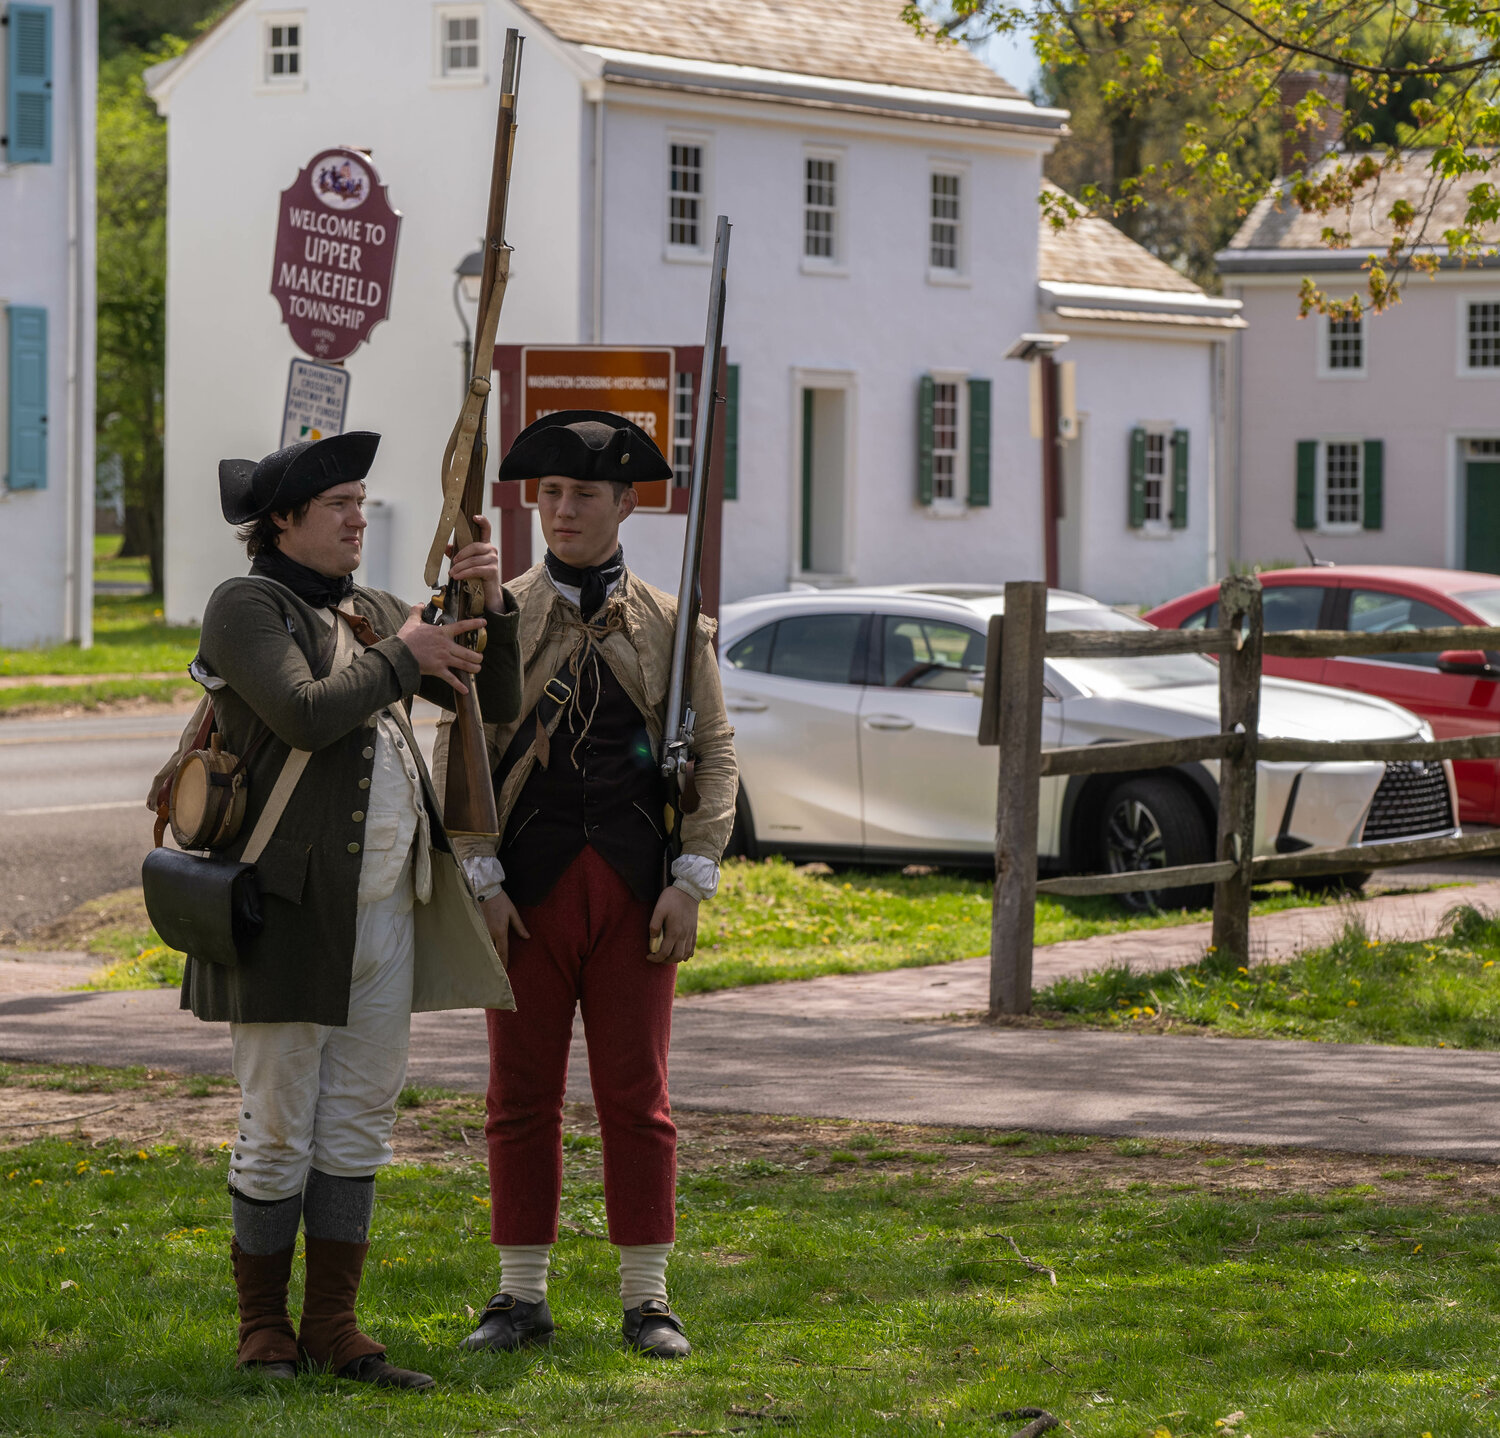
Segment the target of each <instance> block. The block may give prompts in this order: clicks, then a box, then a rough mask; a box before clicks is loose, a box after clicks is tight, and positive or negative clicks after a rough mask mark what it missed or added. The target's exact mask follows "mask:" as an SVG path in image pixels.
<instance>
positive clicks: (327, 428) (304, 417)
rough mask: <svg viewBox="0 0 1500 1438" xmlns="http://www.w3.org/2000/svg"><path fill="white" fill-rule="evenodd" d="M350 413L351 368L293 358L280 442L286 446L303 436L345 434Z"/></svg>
mask: <svg viewBox="0 0 1500 1438" xmlns="http://www.w3.org/2000/svg"><path fill="white" fill-rule="evenodd" d="M348 412H349V371H348V370H346V369H344V368H343V366H342V365H331V364H317V363H315V362H314V361H312V360H305V359H294V360H293V361H292V368H291V372H290V373H289V374H288V375H287V381H286V406H285V408H284V409H283V410H282V416H281V444H282V448H285V447H286V446H287V445H289V444H296V443H297V442H298V441H299V440H304V439H314V440H316V439H327V438H328V436H329V435H331V434H343V432H344V416H345V415H346V414H347V413H348Z"/></svg>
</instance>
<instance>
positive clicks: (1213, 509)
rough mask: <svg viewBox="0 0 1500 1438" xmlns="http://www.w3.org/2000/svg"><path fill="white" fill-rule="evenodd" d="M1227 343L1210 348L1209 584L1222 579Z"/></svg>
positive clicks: (1215, 343)
mask: <svg viewBox="0 0 1500 1438" xmlns="http://www.w3.org/2000/svg"><path fill="white" fill-rule="evenodd" d="M1224 348H1225V347H1224V343H1223V341H1221V340H1215V341H1213V342H1212V343H1211V344H1210V345H1209V347H1208V352H1209V370H1208V385H1209V409H1210V415H1211V419H1210V430H1209V434H1210V439H1209V446H1208V563H1207V566H1206V567H1207V571H1208V572H1207V575H1206V578H1207V580H1208V582H1209V583H1210V584H1217V583H1218V581H1219V473H1220V471H1221V469H1222V468H1223V463H1222V456H1223V452H1224Z"/></svg>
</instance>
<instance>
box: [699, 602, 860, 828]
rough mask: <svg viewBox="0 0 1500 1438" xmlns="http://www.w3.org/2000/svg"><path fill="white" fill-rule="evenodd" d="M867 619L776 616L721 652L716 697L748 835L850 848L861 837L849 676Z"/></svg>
mask: <svg viewBox="0 0 1500 1438" xmlns="http://www.w3.org/2000/svg"><path fill="white" fill-rule="evenodd" d="M866 618H867V616H865V615H863V614H810V615H799V616H795V617H791V618H787V619H781V620H778V621H776V622H774V623H772V624H768V625H766V626H765V627H764V628H762V629H757V630H755V631H754V632H752V633H751V634H749V635H748V636H746V637H745V638H744V639H741V640H739V641H738V642H737V643H736V644H734V645H732V646H731V647H730V649H729V652H728V653H727V654H726V655H725V656H724V658H725V664H724V669H723V681H724V703H725V706H726V707H727V709H728V710H729V721H730V723H732V724H733V725H734V748H735V753H736V755H737V756H738V757H739V763H740V784H741V787H742V788H743V791H744V794H745V799H746V801H747V803H748V805H749V808H750V815H751V818H752V820H753V821H754V825H755V837H756V840H757V842H759V843H760V844H763V845H770V846H772V847H776V846H778V845H787V846H788V847H793V848H800V847H803V846H813V845H817V846H832V847H834V848H846V849H856V848H858V847H859V846H860V845H862V844H863V843H864V827H863V824H862V823H861V815H860V808H861V796H860V787H859V739H858V735H857V733H856V727H855V726H856V722H857V717H858V712H859V696H860V693H861V692H862V691H861V690H860V689H859V688H858V687H857V686H856V685H854V684H853V683H851V682H850V681H851V679H852V678H853V677H854V667H855V656H856V654H858V653H860V652H861V645H862V643H863V640H864V635H865V624H866Z"/></svg>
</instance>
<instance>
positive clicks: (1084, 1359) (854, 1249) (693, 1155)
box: [0, 1072, 1500, 1438]
mask: <svg viewBox="0 0 1500 1438" xmlns="http://www.w3.org/2000/svg"><path fill="white" fill-rule="evenodd" d="M28 1077H29V1075H27V1074H21V1073H16V1072H12V1073H11V1074H10V1075H9V1076H8V1079H9V1082H10V1083H11V1084H12V1085H14V1084H16V1083H18V1082H22V1081H24V1080H25V1079H26V1078H28ZM126 1082H127V1083H128V1084H134V1085H136V1086H137V1087H140V1086H141V1085H143V1083H144V1080H142V1079H141V1077H140V1076H139V1075H136V1076H133V1077H132V1076H127V1077H126ZM159 1082H160V1079H159V1078H158V1079H157V1083H159ZM74 1086H75V1087H79V1086H81V1085H77V1084H75V1085H74ZM95 1087H96V1090H98V1091H96V1092H93V1093H88V1094H83V1095H68V1096H67V1097H66V1099H65V1100H64V1101H65V1102H67V1103H71V1104H75V1105H77V1106H78V1108H80V1109H86V1108H91V1107H94V1106H98V1105H103V1104H107V1103H109V1102H110V1099H111V1097H114V1098H119V1097H120V1095H110V1094H108V1093H107V1092H105V1091H104V1090H107V1088H108V1081H107V1080H101V1081H100V1083H99V1084H97V1085H96V1086H95ZM146 1087H147V1088H148V1089H149V1087H150V1086H149V1085H146ZM180 1087H186V1086H180ZM201 1089H202V1092H201V1108H202V1109H203V1110H205V1111H206V1110H208V1109H210V1108H213V1109H214V1110H215V1112H216V1113H217V1110H218V1109H219V1108H222V1109H223V1114H222V1116H221V1117H220V1118H219V1120H218V1121H217V1122H216V1123H214V1124H208V1123H207V1121H206V1120H203V1121H200V1123H199V1125H198V1126H197V1127H196V1128H193V1129H191V1130H190V1133H189V1134H185V1133H182V1132H178V1131H177V1129H176V1128H173V1129H171V1130H169V1132H168V1133H167V1134H166V1135H164V1136H161V1137H158V1138H155V1139H153V1140H151V1141H147V1142H136V1141H135V1140H134V1139H133V1138H130V1137H129V1136H128V1135H124V1134H121V1135H119V1136H117V1134H116V1131H113V1130H111V1129H110V1128H109V1127H108V1126H107V1125H108V1124H109V1123H110V1122H111V1120H110V1119H109V1118H97V1119H95V1120H93V1121H91V1123H90V1124H89V1125H88V1126H87V1129H86V1132H79V1131H74V1130H65V1129H61V1128H59V1129H58V1130H57V1136H56V1137H52V1138H49V1139H45V1140H42V1141H38V1142H33V1143H28V1144H25V1145H24V1146H21V1147H19V1148H13V1149H11V1150H9V1151H8V1152H5V1153H3V1154H0V1372H3V1381H0V1431H3V1432H8V1433H16V1434H25V1435H27V1438H51V1435H64V1434H67V1435H99V1438H104V1435H110V1438H123V1435H128V1434H137V1433H142V1432H173V1433H184V1434H193V1435H198V1438H231V1435H233V1438H239V1435H242V1434H244V1433H247V1432H250V1433H255V1434H257V1435H266V1438H279V1435H319V1438H321V1435H328V1434H337V1435H351V1438H361V1435H366V1434H368V1435H376V1434H380V1435H386V1434H411V1435H445V1438H457V1435H467V1434H486V1435H488V1434H498V1433H524V1434H535V1435H551V1434H558V1435H562V1434H569V1435H571V1434H577V1433H599V1434H609V1435H621V1438H637V1435H640V1438H645V1435H651V1438H657V1435H667V1434H720V1433H734V1432H739V1433H769V1432H772V1431H779V1430H783V1429H784V1430H786V1431H789V1432H794V1433H805V1434H817V1435H822V1434H829V1435H832V1434H881V1435H884V1434H896V1435H929V1434H930V1435H933V1438H936V1435H939V1434H954V1433H959V1434H976V1435H977V1434H1001V1435H1006V1434H1010V1433H1012V1432H1014V1431H1015V1430H1017V1429H1019V1428H1021V1427H1022V1426H1024V1424H1025V1423H1026V1421H1027V1419H1025V1418H1024V1417H1008V1416H1004V1415H1007V1414H1013V1413H1014V1412H1015V1411H1016V1410H1019V1409H1023V1408H1043V1409H1046V1410H1048V1411H1050V1412H1051V1413H1053V1414H1055V1415H1056V1416H1057V1417H1058V1418H1059V1419H1060V1420H1062V1422H1063V1423H1065V1424H1066V1425H1067V1427H1066V1428H1065V1429H1062V1430H1060V1431H1063V1432H1071V1433H1075V1434H1079V1435H1089V1438H1164V1435H1168V1434H1170V1435H1172V1438H1188V1435H1195V1438H1210V1435H1224V1434H1240V1435H1253V1438H1262V1435H1264V1438H1279V1436H1280V1435H1297V1438H1314V1435H1318V1438H1331V1435H1341V1438H1354V1435H1371V1438H1374V1435H1389V1438H1398V1435H1399V1438H1407V1435H1409V1438H1426V1435H1428V1434H1431V1435H1433V1438H1466V1435H1489V1434H1494V1433H1495V1432H1496V1431H1497V1426H1500V1418H1497V1415H1496V1411H1495V1409H1496V1403H1495V1400H1496V1399H1497V1398H1500V1376H1497V1374H1500V1355H1497V1352H1496V1344H1497V1338H1500V1323H1497V1300H1500V1284H1497V1279H1500V1264H1497V1260H1496V1247H1497V1243H1500V1206H1497V1205H1500V1188H1497V1184H1496V1181H1495V1178H1494V1175H1493V1172H1492V1171H1491V1172H1485V1171H1484V1170H1482V1169H1480V1168H1477V1167H1475V1168H1464V1167H1462V1166H1456V1165H1446V1166H1445V1165H1439V1164H1435V1163H1431V1162H1427V1161H1423V1160H1413V1159H1403V1160H1402V1161H1401V1166H1400V1168H1397V1169H1388V1168H1385V1167H1384V1164H1385V1163H1388V1162H1389V1161H1381V1160H1379V1159H1374V1160H1371V1159H1365V1158H1359V1157H1356V1156H1347V1155H1346V1156H1338V1155H1319V1154H1288V1153H1285V1152H1277V1151H1271V1152H1265V1153H1262V1152H1257V1151H1246V1150H1235V1149H1227V1148H1218V1147H1208V1146H1202V1147H1193V1146H1186V1145H1166V1144H1153V1143H1149V1142H1144V1141H1141V1140H1131V1139H1127V1140H1117V1141H1114V1142H1110V1141H1107V1140H1088V1139H1060V1138H1055V1137H1053V1138H1049V1137H1045V1136H1037V1135H1026V1134H1015V1133H984V1132H967V1133H962V1134H943V1133H940V1132H936V1131H933V1130H919V1129H910V1128H904V1129H903V1128H896V1127H895V1126H892V1125H852V1124H829V1123H810V1122H802V1121H790V1120H774V1119H773V1120H749V1119H735V1118H733V1117H723V1118H710V1117H707V1116H692V1115H687V1116H684V1118H685V1132H684V1140H683V1148H682V1155H683V1166H682V1177H681V1184H680V1199H679V1229H678V1248H677V1252H676V1255H675V1257H674V1260H673V1264H672V1268H671V1275H670V1278H671V1291H672V1296H673V1302H674V1305H675V1306H676V1307H677V1308H678V1310H679V1311H680V1312H681V1313H682V1314H683V1315H684V1318H685V1320H686V1322H687V1324H688V1328H689V1333H690V1335H691V1336H692V1338H693V1341H694V1343H695V1344H696V1346H697V1352H696V1353H695V1354H694V1356H693V1357H692V1358H690V1359H689V1360H687V1361H686V1362H685V1363H682V1364H680V1365H674V1366H671V1367H665V1366H656V1365H653V1364H651V1363H650V1362H649V1361H647V1360H643V1359H640V1358H635V1357H631V1356H628V1355H626V1354H624V1353H622V1352H621V1351H620V1347H619V1340H618V1325H619V1308H618V1302H617V1297H616V1290H615V1276H614V1270H615V1263H614V1257H613V1254H612V1253H611V1252H610V1249H609V1246H608V1244H607V1243H606V1242H604V1241H602V1240H601V1239H600V1238H598V1237H597V1236H596V1235H598V1234H599V1232H600V1231H601V1229H602V1225H603V1213H602V1209H603V1201H602V1184H601V1174H600V1169H599V1162H598V1161H599V1152H598V1139H597V1137H596V1136H594V1134H593V1133H592V1132H591V1131H590V1129H591V1125H590V1124H589V1123H588V1121H587V1120H588V1117H589V1115H588V1114H587V1111H584V1113H583V1115H582V1116H580V1115H578V1114H575V1115H574V1122H573V1124H572V1126H571V1127H570V1131H569V1133H568V1136H567V1141H566V1145H565V1153H566V1170H567V1180H566V1186H565V1197H564V1210H563V1212H564V1219H565V1224H566V1227H565V1230H564V1234H563V1237H562V1241H561V1242H560V1243H559V1245H558V1247H557V1249H556V1250H555V1253H554V1258H553V1276H552V1285H551V1295H550V1296H551V1300H552V1304H553V1308H554V1312H555V1313H556V1315H557V1318H558V1321H559V1324H560V1332H559V1336H558V1341H557V1342H556V1344H555V1345H554V1346H553V1347H552V1348H551V1349H550V1350H545V1351H541V1352H529V1353H525V1354H520V1355H485V1356H474V1355H464V1354H461V1353H460V1352H458V1351H457V1344H458V1342H459V1340H460V1339H461V1338H462V1336H463V1335H464V1334H465V1333H466V1332H467V1331H468V1329H469V1328H470V1327H471V1325H472V1310H473V1309H474V1308H476V1307H477V1306H478V1305H480V1304H481V1303H482V1301H483V1299H484V1298H485V1296H486V1295H487V1294H488V1293H489V1292H490V1291H491V1287H492V1284H493V1280H494V1276H495V1271H496V1269H495V1261H494V1256H493V1252H492V1250H491V1248H490V1245H489V1243H488V1224H487V1218H488V1212H487V1208H486V1197H485V1195H486V1189H485V1183H484V1174H483V1167H482V1164H481V1163H479V1162H478V1161H477V1158H476V1157H475V1156H474V1153H475V1151H474V1150H472V1149H471V1150H465V1149H463V1148H461V1147H459V1145H458V1141H457V1137H456V1135H455V1136H454V1138H453V1143H454V1146H455V1148H458V1152H457V1154H453V1153H448V1154H445V1155H444V1154H436V1153H434V1154H432V1156H431V1157H430V1158H429V1159H428V1160H427V1161H425V1162H423V1163H420V1164H419V1163H401V1164H398V1165H397V1166H395V1167H394V1168H392V1169H390V1170H387V1171H386V1172H385V1173H384V1174H383V1175H382V1176H381V1179H380V1182H379V1202H378V1206H377V1210H376V1228H375V1244H374V1248H373V1250H372V1253H371V1258H370V1264H369V1268H368V1270H367V1280H366V1284H365V1289H364V1293H363V1295H362V1306H361V1311H362V1316H363V1320H364V1322H365V1325H366V1326H367V1328H368V1329H369V1330H370V1331H372V1332H373V1333H374V1334H375V1335H376V1336H377V1337H379V1338H380V1339H381V1340H382V1341H383V1342H386V1343H387V1344H389V1345H390V1347H391V1353H392V1357H393V1358H395V1359H396V1360H398V1361H401V1362H404V1363H409V1364H413V1365H416V1366H420V1367H421V1368H423V1369H425V1370H427V1371H428V1372H431V1373H432V1374H433V1375H434V1376H435V1377H436V1378H437V1379H438V1384H439V1387H438V1389H437V1391H436V1392H434V1393H431V1394H426V1395H410V1394H400V1393H394V1394H393V1393H382V1392H379V1391H369V1390H365V1389H362V1388H360V1387H359V1386H357V1385H353V1384H347V1383H341V1382H338V1381H337V1380H334V1379H331V1378H327V1377H312V1376H308V1377H304V1378H302V1379H300V1380H299V1381H297V1382H296V1383H294V1384H291V1385H285V1386H274V1387H273V1386H270V1385H267V1384H263V1383H261V1382H258V1381H256V1380H255V1379H253V1378H251V1377H248V1376H242V1375H237V1374H236V1373H234V1372H233V1371H232V1368H231V1363H232V1356H233V1322H234V1317H233V1299H232V1291H231V1286H230V1276H229V1262H228V1244H229V1235H230V1229H229V1224H228V1202H227V1200H226V1198H225V1195H224V1180H225V1172H226V1163H227V1154H226V1153H225V1151H224V1150H223V1148H221V1147H220V1144H221V1142H222V1140H221V1139H220V1133H221V1132H227V1133H232V1131H233V1130H232V1127H228V1128H225V1127H224V1125H225V1124H229V1125H232V1121H233V1114H234V1109H233V1095H232V1094H230V1095H229V1096H228V1097H227V1098H224V1097H218V1098H216V1097H215V1096H214V1093H213V1091H212V1090H211V1088H210V1086H209V1085H206V1084H205V1085H202V1086H201ZM127 1096H128V1095H127ZM153 1096H154V1095H153V1094H151V1093H150V1092H147V1093H146V1094H145V1095H144V1098H145V1099H150V1098H152V1097H153ZM137 1097H140V1096H139V1095H138V1096H137ZM413 1097H414V1099H417V1100H418V1102H419V1104H420V1105H425V1108H426V1111H428V1112H431V1111H432V1110H433V1109H434V1107H437V1108H442V1107H443V1100H442V1098H441V1096H438V1095H432V1094H424V1095H421V1096H416V1095H414V1096H413ZM171 1102H172V1103H174V1104H176V1105H177V1108H176V1109H175V1110H174V1111H176V1112H180V1111H182V1109H183V1107H184V1106H185V1105H186V1104H188V1103H189V1099H188V1098H187V1097H185V1096H183V1095H182V1094H181V1093H180V1092H179V1093H178V1095H177V1096H176V1097H175V1098H174V1099H172V1100H171ZM479 1106H480V1103H479V1100H477V1099H463V1100H456V1101H452V1103H450V1104H449V1106H448V1111H447V1114H446V1117H447V1120H448V1122H449V1126H450V1127H458V1126H459V1125H458V1122H457V1120H460V1119H462V1118H463V1117H464V1116H465V1114H467V1115H468V1123H469V1125H470V1127H469V1129H468V1132H469V1133H471V1134H472V1133H473V1131H474V1130H473V1125H474V1124H475V1122H477V1117H478V1112H479ZM423 1111H424V1108H423V1107H421V1106H419V1107H418V1108H417V1110H416V1112H417V1113H418V1114H420V1113H422V1112H423ZM136 1112H137V1113H138V1112H140V1109H139V1108H137V1110H136ZM408 1112H410V1111H408ZM151 1126H152V1128H153V1129H154V1128H156V1127H157V1126H158V1124H157V1122H156V1121H154V1120H153V1122H152V1125H151ZM405 1126H407V1125H406V1124H405V1122H403V1125H402V1127H405ZM205 1130H207V1133H206V1136H205ZM400 1131H401V1130H400V1127H398V1135H399V1133H400ZM399 1141H400V1140H399V1138H398V1142H399ZM428 1147H429V1148H431V1144H429V1145H428ZM1009 1240H1014V1244H1015V1248H1014V1249H1013V1248H1012V1246H1011V1243H1010V1241H1009ZM1017 1249H1018V1250H1019V1251H1020V1253H1021V1254H1024V1255H1025V1256H1026V1257H1027V1258H1029V1259H1031V1260H1032V1262H1033V1264H1036V1265H1039V1267H1028V1266H1027V1265H1026V1264H1025V1263H1023V1262H1022V1261H1021V1259H1020V1258H1018V1257H1017V1254H1016V1250H1017ZM1043 1269H1050V1270H1052V1271H1053V1273H1054V1274H1055V1277H1056V1282H1055V1284H1054V1283H1053V1282H1051V1281H1049V1278H1048V1276H1047V1273H1046V1272H1044V1271H1042V1270H1043ZM295 1301H296V1294H295V1293H294V1303H295Z"/></svg>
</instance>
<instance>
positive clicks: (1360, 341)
mask: <svg viewBox="0 0 1500 1438" xmlns="http://www.w3.org/2000/svg"><path fill="white" fill-rule="evenodd" d="M1364 367H1365V322H1364V319H1363V318H1362V317H1361V316H1359V315H1351V316H1349V317H1347V318H1345V319H1341V320H1334V319H1331V320H1329V321H1328V368H1329V369H1331V370H1357V369H1363V368H1364Z"/></svg>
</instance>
